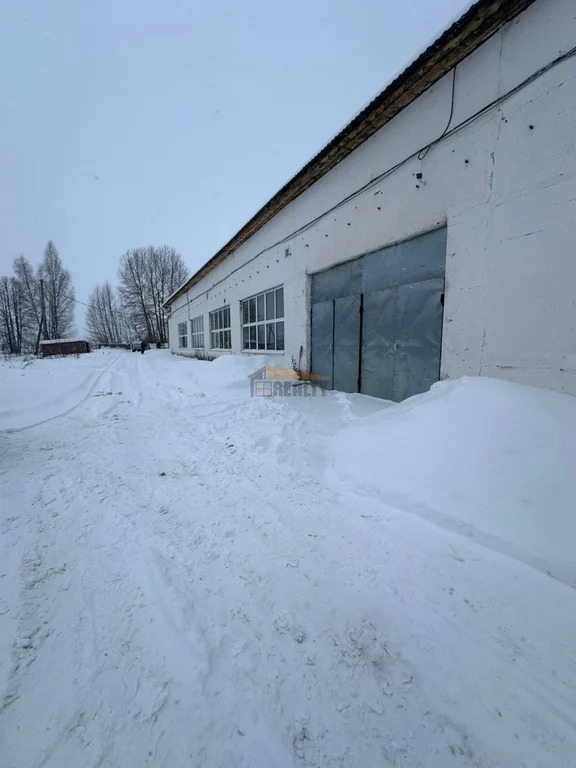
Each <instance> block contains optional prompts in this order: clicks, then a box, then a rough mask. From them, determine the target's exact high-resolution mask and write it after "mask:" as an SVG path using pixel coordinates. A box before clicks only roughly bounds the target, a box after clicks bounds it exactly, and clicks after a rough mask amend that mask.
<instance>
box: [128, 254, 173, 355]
mask: <svg viewBox="0 0 576 768" xmlns="http://www.w3.org/2000/svg"><path fill="white" fill-rule="evenodd" d="M187 276H188V270H187V268H186V265H185V264H184V262H183V260H182V257H181V256H180V254H179V253H178V252H177V251H175V250H174V248H170V247H169V246H167V245H163V246H161V247H159V248H154V247H152V246H148V248H135V249H133V250H131V251H127V252H126V253H125V254H124V256H122V258H121V260H120V269H119V272H118V277H119V280H120V297H121V299H122V306H123V309H124V310H125V312H126V315H127V316H128V318H129V319H130V321H131V323H132V325H133V327H134V329H135V330H137V331H138V333H139V336H140V337H143V338H146V339H147V340H148V341H150V342H161V343H164V342H166V340H167V338H168V330H167V326H166V319H165V317H164V310H163V309H162V304H163V303H164V301H165V299H167V298H168V296H169V295H170V294H171V293H173V292H174V291H175V290H176V289H177V288H178V287H179V286H180V285H182V283H183V282H184V281H185V280H186V278H187Z"/></svg>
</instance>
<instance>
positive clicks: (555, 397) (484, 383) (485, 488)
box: [332, 378, 576, 585]
mask: <svg viewBox="0 0 576 768" xmlns="http://www.w3.org/2000/svg"><path fill="white" fill-rule="evenodd" d="M332 458H333V467H334V469H335V471H336V473H337V475H338V477H339V479H340V480H342V481H344V482H352V484H353V486H354V487H355V488H356V490H357V491H360V492H361V493H363V494H364V495H368V496H372V497H374V496H376V497H378V498H380V499H381V500H383V501H385V502H387V503H388V504H390V505H391V506H396V507H399V508H401V509H404V510H408V511H410V512H414V513H416V514H418V515H420V516H422V517H424V518H427V519H429V520H431V521H433V522H434V523H439V524H441V525H443V526H445V527H448V528H450V529H452V530H456V531H460V532H462V533H465V534H466V535H469V536H471V537H472V538H474V539H476V540H477V541H479V542H480V543H483V544H485V545H487V546H490V547H492V548H494V549H497V550H499V551H501V552H505V553H506V554H509V555H511V556H514V557H516V558H517V559H520V560H523V561H524V562H526V563H528V564H530V565H533V566H535V567H537V568H539V569H540V570H543V571H545V572H549V573H550V574H551V575H553V576H555V577H556V578H558V579H560V580H562V581H566V582H567V583H570V584H572V585H576V565H575V564H574V543H575V541H576V472H575V459H576V398H574V397H571V396H569V395H562V394H557V393H554V392H549V391H547V390H543V389H535V388H532V387H526V386H521V385H518V384H511V383H508V382H502V381H497V380H492V379H472V378H465V379H461V380H459V381H456V382H443V383H440V384H437V385H435V386H434V387H433V388H432V390H431V391H430V392H429V393H427V394H425V395H419V396H417V397H414V398H411V399H409V400H407V401H405V402H404V403H401V404H399V405H396V406H392V407H390V408H387V409H385V410H383V411H381V412H380V413H378V414H377V415H375V416H371V417H368V418H365V419H360V420H359V421H358V422H356V423H355V424H354V425H352V426H350V427H348V428H346V429H344V430H343V431H342V432H341V433H340V434H339V435H338V436H337V438H336V439H335V441H334V448H333V455H332Z"/></svg>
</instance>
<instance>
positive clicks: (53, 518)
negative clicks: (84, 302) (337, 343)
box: [0, 350, 576, 768]
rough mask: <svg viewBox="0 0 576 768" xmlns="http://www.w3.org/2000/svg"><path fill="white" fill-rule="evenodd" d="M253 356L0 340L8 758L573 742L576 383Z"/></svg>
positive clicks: (564, 761)
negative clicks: (311, 373) (400, 394)
mask: <svg viewBox="0 0 576 768" xmlns="http://www.w3.org/2000/svg"><path fill="white" fill-rule="evenodd" d="M264 362H266V361H264ZM262 364H263V360H262V358H254V357H246V358H237V357H236V358H232V357H231V358H220V359H219V360H218V361H216V362H214V363H206V362H200V361H194V360H186V359H182V358H176V357H172V356H170V354H169V353H167V352H165V351H156V350H154V351H150V352H147V353H146V354H145V355H144V356H142V355H136V354H132V353H130V352H118V351H100V352H95V353H92V354H90V355H85V356H82V357H79V358H71V359H58V360H52V359H47V360H38V361H36V362H33V363H31V364H29V365H23V364H21V363H17V364H15V365H11V364H1V365H0V483H1V486H0V487H1V491H2V505H1V510H0V766H2V768H36V767H38V768H40V766H42V767H43V768H97V766H101V767H102V768H143V767H144V766H148V767H150V768H152V767H154V768H160V767H162V768H164V767H165V768H184V767H186V768H189V767H190V768H196V767H200V766H208V767H210V768H240V766H245V767H246V768H248V767H249V768H288V767H289V766H290V767H291V768H292V767H294V766H308V767H311V766H314V767H317V768H336V766H338V767H340V768H372V767H376V766H378V767H380V766H382V767H383V768H386V767H387V766H397V767H398V768H449V767H450V766H454V767H455V768H461V767H467V766H470V767H472V766H476V767H481V768H495V767H496V766H498V767H499V768H500V767H501V768H522V767H523V766H524V767H530V768H532V767H536V766H538V767H541V768H567V767H568V766H576V590H575V588H574V587H575V586H576V546H575V545H576V522H575V521H576V472H575V471H574V465H575V462H576V399H575V398H571V397H568V396H564V395H558V394H554V393H551V392H546V391H543V390H534V389H530V388H527V387H521V386H516V385H512V384H506V383H503V382H496V381H491V380H482V381H477V380H463V381H460V382H454V383H446V384H440V385H437V386H436V387H434V388H433V389H432V391H431V392H430V393H429V394H427V395H423V396H420V397H417V398H413V399H412V400H410V401H407V402H405V403H403V404H401V405H397V406H396V405H390V404H388V403H385V402H383V401H379V400H374V399H371V398H367V397H362V396H356V395H354V396H352V395H343V394H338V393H331V394H328V395H326V396H325V397H305V398H304V397H298V398H296V397H294V398H275V399H256V398H254V399H253V398H251V397H250V388H249V383H248V379H247V376H248V374H249V373H251V372H252V371H254V370H256V369H258V368H259V367H261V365H262Z"/></svg>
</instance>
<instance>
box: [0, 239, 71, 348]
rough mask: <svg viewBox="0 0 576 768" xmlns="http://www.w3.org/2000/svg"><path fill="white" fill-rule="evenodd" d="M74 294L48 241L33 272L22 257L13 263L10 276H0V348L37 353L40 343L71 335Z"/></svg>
mask: <svg viewBox="0 0 576 768" xmlns="http://www.w3.org/2000/svg"><path fill="white" fill-rule="evenodd" d="M74 303H75V294H74V287H73V286H72V277H71V275H70V272H69V271H68V270H67V269H65V268H64V266H63V264H62V260H61V259H60V255H59V253H58V250H57V248H56V246H55V245H54V243H53V242H52V241H51V240H50V241H49V242H48V245H47V246H46V248H45V250H44V256H43V259H42V261H41V262H40V264H39V265H38V267H37V268H36V269H34V267H33V266H32V264H31V263H30V261H29V260H28V259H27V258H26V257H25V256H19V257H18V258H17V259H15V260H14V263H13V268H12V275H8V276H6V275H5V276H1V277H0V345H1V346H2V349H3V350H4V351H6V352H9V353H13V354H19V353H22V352H37V351H38V345H39V343H40V341H41V340H50V339H62V338H66V337H67V336H70V335H71V334H72V332H73V324H74Z"/></svg>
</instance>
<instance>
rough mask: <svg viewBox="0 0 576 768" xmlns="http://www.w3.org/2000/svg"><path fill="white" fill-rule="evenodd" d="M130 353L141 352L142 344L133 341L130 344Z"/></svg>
mask: <svg viewBox="0 0 576 768" xmlns="http://www.w3.org/2000/svg"><path fill="white" fill-rule="evenodd" d="M130 351H131V352H140V342H139V341H131V342H130Z"/></svg>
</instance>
